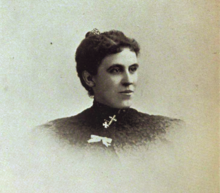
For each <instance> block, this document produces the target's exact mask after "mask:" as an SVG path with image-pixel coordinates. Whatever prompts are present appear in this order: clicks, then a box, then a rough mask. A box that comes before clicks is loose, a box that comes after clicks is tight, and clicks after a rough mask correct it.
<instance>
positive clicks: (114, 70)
mask: <svg viewBox="0 0 220 193" xmlns="http://www.w3.org/2000/svg"><path fill="white" fill-rule="evenodd" d="M109 72H110V73H112V74H116V73H119V72H120V69H119V68H112V69H111V70H110V71H109Z"/></svg>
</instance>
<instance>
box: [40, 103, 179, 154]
mask: <svg viewBox="0 0 220 193" xmlns="http://www.w3.org/2000/svg"><path fill="white" fill-rule="evenodd" d="M113 116H115V119H116V120H117V121H112V123H111V125H110V126H109V127H108V128H105V127H104V126H103V124H104V122H105V121H110V120H111V117H113ZM181 125H182V121H181V120H179V119H172V118H168V117H164V116H155V115H149V114H145V113H141V112H138V111H137V110H135V109H132V108H128V109H114V108H110V107H108V106H105V105H103V104H100V103H98V102H95V101H94V103H93V106H92V107H90V108H88V109H86V110H84V111H83V112H81V113H79V114H78V115H76V116H72V117H68V118H61V119H57V120H54V121H51V122H49V123H47V124H45V125H43V128H44V129H46V128H47V129H50V130H51V131H53V132H54V133H55V134H56V136H57V137H59V138H60V139H62V140H65V141H66V142H68V143H69V144H72V145H74V146H77V147H80V148H86V147H87V148H88V147H89V148H103V149H108V150H109V151H111V150H112V151H114V148H117V149H121V150H123V149H127V148H132V147H138V146H148V145H149V144H150V143H156V142H157V141H159V142H163V143H169V141H168V139H167V138H166V134H167V133H168V132H170V131H173V130H176V129H177V128H178V127H180V126H181ZM91 135H97V136H100V137H107V138H111V139H112V142H111V146H109V147H106V146H105V145H103V143H102V142H101V141H100V142H95V143H88V140H89V139H90V138H91Z"/></svg>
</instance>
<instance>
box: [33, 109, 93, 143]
mask: <svg viewBox="0 0 220 193" xmlns="http://www.w3.org/2000/svg"><path fill="white" fill-rule="evenodd" d="M89 111H90V109H86V110H84V111H83V112H81V113H79V114H77V115H75V116H70V117H64V118H59V119H55V120H52V121H49V122H47V123H45V124H42V125H40V126H38V127H36V129H37V130H41V131H43V132H49V133H50V134H52V135H55V136H56V137H57V138H59V139H62V140H65V141H68V142H69V143H71V144H76V143H81V141H85V140H82V139H83V138H88V136H87V135H89V127H88V125H89V124H88V123H87V121H86V120H87V117H88V116H89Z"/></svg>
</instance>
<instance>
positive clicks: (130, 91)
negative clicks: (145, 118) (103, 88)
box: [119, 90, 134, 94]
mask: <svg viewBox="0 0 220 193" xmlns="http://www.w3.org/2000/svg"><path fill="white" fill-rule="evenodd" d="M133 92H134V91H132V90H125V91H121V92H119V93H125V94H128V93H133Z"/></svg>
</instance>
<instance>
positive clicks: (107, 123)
mask: <svg viewBox="0 0 220 193" xmlns="http://www.w3.org/2000/svg"><path fill="white" fill-rule="evenodd" d="M115 117H116V115H114V116H113V117H111V116H109V118H110V119H111V120H110V121H107V120H104V121H105V122H104V123H103V124H102V125H103V126H104V127H105V128H108V127H109V126H110V125H111V124H112V122H113V121H115V122H116V121H117V120H116V119H115Z"/></svg>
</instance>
